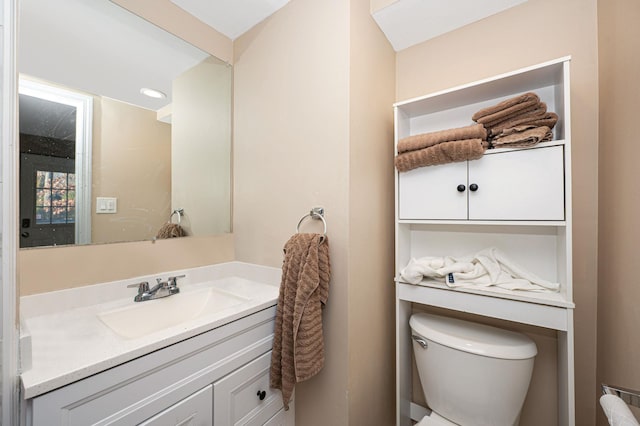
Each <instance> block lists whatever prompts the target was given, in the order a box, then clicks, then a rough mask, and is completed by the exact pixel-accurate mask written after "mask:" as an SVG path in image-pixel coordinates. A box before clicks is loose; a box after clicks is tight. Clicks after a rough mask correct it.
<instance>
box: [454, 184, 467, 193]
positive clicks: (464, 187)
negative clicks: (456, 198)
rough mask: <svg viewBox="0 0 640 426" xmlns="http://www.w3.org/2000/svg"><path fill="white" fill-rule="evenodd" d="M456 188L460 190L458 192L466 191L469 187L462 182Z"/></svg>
mask: <svg viewBox="0 0 640 426" xmlns="http://www.w3.org/2000/svg"><path fill="white" fill-rule="evenodd" d="M456 189H457V190H458V192H464V190H465V189H467V187H466V186H464V185H463V184H460V185H458V187H457V188H456Z"/></svg>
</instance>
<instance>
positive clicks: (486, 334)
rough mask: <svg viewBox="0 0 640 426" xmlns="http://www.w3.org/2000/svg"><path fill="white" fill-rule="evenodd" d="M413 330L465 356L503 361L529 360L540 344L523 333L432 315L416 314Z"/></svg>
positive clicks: (413, 316)
mask: <svg viewBox="0 0 640 426" xmlns="http://www.w3.org/2000/svg"><path fill="white" fill-rule="evenodd" d="M409 325H410V326H411V330H413V332H414V333H415V334H419V335H420V336H422V337H423V338H425V339H427V340H431V341H432V342H436V343H439V344H441V345H444V346H448V347H450V348H453V349H458V350H460V351H463V352H468V353H473V354H476V355H482V356H487V357H491V358H499V359H529V358H533V357H534V356H536V354H537V353H538V350H537V348H536V344H535V343H534V342H533V340H531V339H530V338H529V337H527V336H525V335H524V334H521V333H516V332H513V331H508V330H503V329H500V328H496V327H490V326H488V325H484V324H477V323H475V322H470V321H463V320H459V319H456V318H449V317H443V316H440V315H432V314H422V313H421V314H414V315H412V316H411V319H410V320H409Z"/></svg>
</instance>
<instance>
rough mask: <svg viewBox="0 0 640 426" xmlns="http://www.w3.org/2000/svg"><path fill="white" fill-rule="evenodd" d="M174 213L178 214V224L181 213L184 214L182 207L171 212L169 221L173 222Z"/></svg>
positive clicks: (180, 219)
mask: <svg viewBox="0 0 640 426" xmlns="http://www.w3.org/2000/svg"><path fill="white" fill-rule="evenodd" d="M174 214H177V215H178V225H180V222H181V221H182V215H183V214H184V209H175V210H174V211H173V212H171V216H169V223H173V222H172V219H173V215H174Z"/></svg>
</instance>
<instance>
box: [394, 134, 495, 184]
mask: <svg viewBox="0 0 640 426" xmlns="http://www.w3.org/2000/svg"><path fill="white" fill-rule="evenodd" d="M487 147H488V143H487V130H486V129H485V127H484V126H483V125H482V124H473V125H471V126H466V127H460V128H455V129H447V130H440V131H437V132H431V133H422V134H419V135H414V136H409V137H407V138H403V139H400V140H399V141H398V155H397V156H396V158H395V165H396V168H397V169H398V171H400V172H407V171H409V170H413V169H415V168H418V167H424V166H434V165H437V164H445V163H453V162H457V161H466V160H477V159H478V158H480V157H482V155H483V154H484V151H485V150H486V149H487Z"/></svg>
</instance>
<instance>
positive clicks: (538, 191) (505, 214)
mask: <svg viewBox="0 0 640 426" xmlns="http://www.w3.org/2000/svg"><path fill="white" fill-rule="evenodd" d="M473 184H476V185H478V190H477V191H470V192H469V219H470V220H564V148H563V147H562V146H551V147H546V148H534V149H526V150H521V151H508V152H501V153H495V154H489V155H485V156H484V157H483V158H482V159H480V160H478V161H470V162H469V186H470V187H471V185H473Z"/></svg>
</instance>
